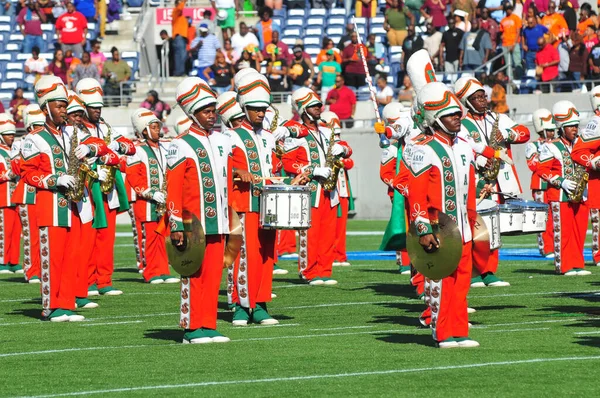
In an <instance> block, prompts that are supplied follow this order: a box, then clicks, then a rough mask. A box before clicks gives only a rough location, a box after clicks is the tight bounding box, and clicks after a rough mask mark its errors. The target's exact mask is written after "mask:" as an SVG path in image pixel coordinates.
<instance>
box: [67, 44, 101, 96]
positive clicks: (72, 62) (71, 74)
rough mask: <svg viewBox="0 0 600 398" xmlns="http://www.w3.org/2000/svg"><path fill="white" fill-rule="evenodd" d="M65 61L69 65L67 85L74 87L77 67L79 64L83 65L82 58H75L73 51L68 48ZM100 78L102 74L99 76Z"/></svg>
mask: <svg viewBox="0 0 600 398" xmlns="http://www.w3.org/2000/svg"><path fill="white" fill-rule="evenodd" d="M65 62H66V63H67V65H69V70H68V71H67V85H68V86H69V87H70V88H72V87H75V86H73V79H74V78H75V69H76V68H77V66H78V65H81V59H79V58H75V57H74V56H73V51H71V50H67V51H65ZM98 78H100V76H98Z"/></svg>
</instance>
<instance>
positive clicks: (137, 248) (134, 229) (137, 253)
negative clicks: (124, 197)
mask: <svg viewBox="0 0 600 398" xmlns="http://www.w3.org/2000/svg"><path fill="white" fill-rule="evenodd" d="M127 213H129V217H131V232H132V234H133V248H134V249H135V259H136V260H137V263H138V264H141V263H142V258H141V256H140V244H139V241H138V233H137V227H136V225H135V213H134V212H133V207H129V210H127Z"/></svg>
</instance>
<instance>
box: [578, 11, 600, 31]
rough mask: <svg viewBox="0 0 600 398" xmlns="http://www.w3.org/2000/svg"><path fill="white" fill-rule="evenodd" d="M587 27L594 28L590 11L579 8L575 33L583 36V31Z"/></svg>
mask: <svg viewBox="0 0 600 398" xmlns="http://www.w3.org/2000/svg"><path fill="white" fill-rule="evenodd" d="M588 26H592V27H593V28H594V29H595V28H596V24H595V23H594V19H593V18H592V16H591V14H590V11H589V10H588V9H587V8H583V7H582V8H581V10H580V11H579V23H577V33H579V34H580V35H585V30H586V28H587V27H588Z"/></svg>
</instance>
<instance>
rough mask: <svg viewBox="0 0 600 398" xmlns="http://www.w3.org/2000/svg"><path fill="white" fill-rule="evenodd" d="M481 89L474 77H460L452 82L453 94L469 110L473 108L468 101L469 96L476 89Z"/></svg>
mask: <svg viewBox="0 0 600 398" xmlns="http://www.w3.org/2000/svg"><path fill="white" fill-rule="evenodd" d="M479 90H482V91H484V90H483V85H482V84H481V82H480V81H479V80H477V79H475V78H474V77H466V76H465V77H461V78H460V79H458V80H457V81H456V82H455V83H454V94H456V97H457V98H458V99H459V100H460V102H462V104H463V105H464V106H466V107H468V108H470V109H471V110H473V111H474V110H475V108H473V106H472V105H471V103H470V102H469V97H470V96H471V95H473V94H475V93H476V92H477V91H479Z"/></svg>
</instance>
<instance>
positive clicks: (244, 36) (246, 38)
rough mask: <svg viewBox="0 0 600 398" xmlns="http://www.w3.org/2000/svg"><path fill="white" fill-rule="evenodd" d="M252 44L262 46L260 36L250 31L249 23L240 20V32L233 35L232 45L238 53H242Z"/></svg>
mask: <svg viewBox="0 0 600 398" xmlns="http://www.w3.org/2000/svg"><path fill="white" fill-rule="evenodd" d="M250 44H252V45H254V46H256V47H259V46H260V43H259V42H258V38H257V37H256V35H255V34H254V33H252V32H250V30H249V29H248V25H246V23H245V22H240V31H239V33H235V34H234V35H233V36H231V46H232V47H233V50H234V51H235V52H236V53H238V54H242V51H244V49H245V48H246V47H248V46H249V45H250Z"/></svg>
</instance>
